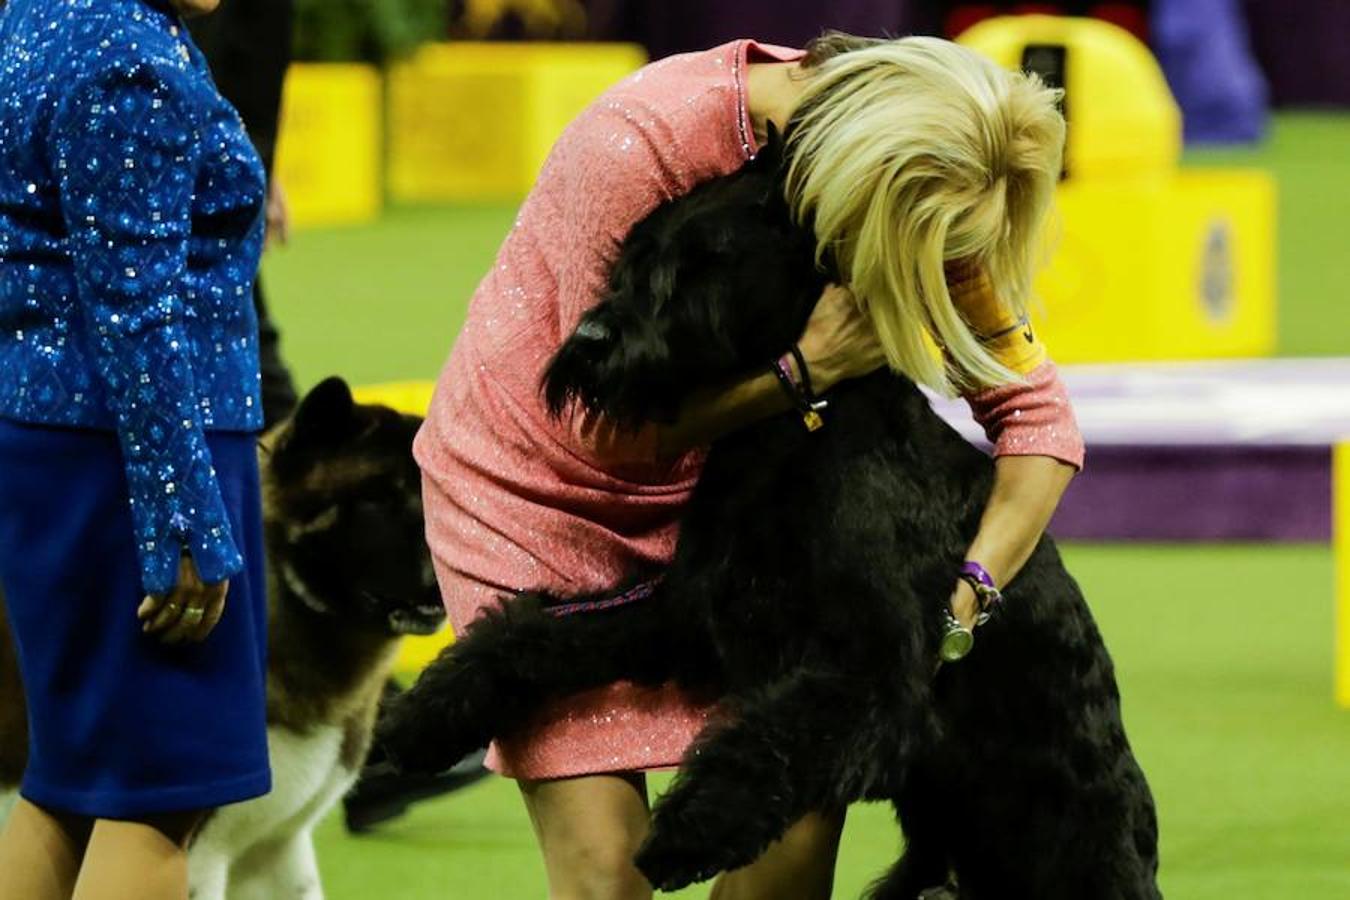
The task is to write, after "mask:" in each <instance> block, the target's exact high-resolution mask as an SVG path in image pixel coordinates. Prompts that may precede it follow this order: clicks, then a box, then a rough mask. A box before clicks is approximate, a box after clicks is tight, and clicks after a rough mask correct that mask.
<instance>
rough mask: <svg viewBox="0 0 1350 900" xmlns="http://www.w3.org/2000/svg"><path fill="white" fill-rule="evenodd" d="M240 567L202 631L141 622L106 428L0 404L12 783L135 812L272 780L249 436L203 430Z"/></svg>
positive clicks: (248, 791)
mask: <svg viewBox="0 0 1350 900" xmlns="http://www.w3.org/2000/svg"><path fill="white" fill-rule="evenodd" d="M207 445H208V447H209V448H210V451H211V457H212V462H213V463H214V465H215V469H216V473H217V475H218V477H219V481H220V486H221V492H222V494H223V495H224V498H225V505H226V506H227V507H228V509H229V511H230V524H231V527H232V528H233V530H234V537H235V541H236V543H237V545H238V547H239V549H240V551H241V552H242V554H243V556H244V560H245V569H244V571H243V572H242V573H241V574H240V575H238V576H236V577H235V578H233V579H231V581H230V592H229V595H228V597H227V599H226V603H225V614H224V617H223V618H222V619H221V621H220V624H219V625H217V626H216V628H215V630H214V631H213V632H212V633H211V635H210V637H208V638H207V639H206V641H205V642H203V643H201V644H187V645H179V646H176V647H171V646H166V645H164V644H162V643H160V642H159V641H158V640H157V639H156V638H154V637H149V636H146V635H144V634H142V632H141V627H140V622H139V621H137V618H136V608H137V606H139V605H140V602H141V599H142V597H143V591H142V590H141V583H140V569H139V565H138V562H137V557H136V548H135V543H134V540H133V529H132V524H131V513H130V499H129V497H128V494H127V486H126V475H125V473H124V471H123V468H122V454H121V450H120V448H119V446H118V442H117V437H116V435H114V434H111V433H105V432H98V431H81V430H73V429H61V428H45V427H41V426H32V425H23V424H19V423H16V422H12V421H8V420H4V419H0V587H3V592H4V595H5V602H6V605H7V606H8V609H9V621H10V623H11V627H12V628H13V631H14V636H15V642H16V644H17V648H18V656H19V667H20V670H21V672H22V676H23V684H24V692H25V694H26V696H27V701H28V722H29V759H28V768H27V771H26V772H25V773H24V779H23V784H22V787H21V793H22V794H23V796H24V797H25V798H27V799H28V800H29V801H31V802H33V803H35V804H37V805H39V806H42V807H45V808H48V809H52V810H56V811H60V812H65V813H71V814H75V815H82V816H93V817H97V818H112V819H126V818H138V817H142V816H147V815H154V814H159V813H167V812H184V811H189V810H198V809H209V808H212V807H217V806H222V805H224V804H227V803H233V802H237V801H240V800H246V799H248V798H250V797H256V796H259V795H261V794H265V793H267V791H268V790H269V789H270V786H271V775H270V770H269V768H268V762H267V724H266V708H265V704H266V699H265V684H266V674H267V601H266V591H265V587H266V582H265V581H264V575H263V535H262V510H261V495H260V492H259V484H258V462H257V455H256V438H255V436H254V435H251V434H224V433H221V434H208V435H207Z"/></svg>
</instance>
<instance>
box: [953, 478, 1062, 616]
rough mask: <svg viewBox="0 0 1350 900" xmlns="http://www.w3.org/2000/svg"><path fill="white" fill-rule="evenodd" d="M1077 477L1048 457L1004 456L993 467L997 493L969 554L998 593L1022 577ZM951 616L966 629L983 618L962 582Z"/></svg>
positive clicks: (973, 595)
mask: <svg viewBox="0 0 1350 900" xmlns="http://www.w3.org/2000/svg"><path fill="white" fill-rule="evenodd" d="M1076 472H1077V469H1075V468H1074V467H1073V466H1071V465H1069V464H1068V463H1066V462H1061V461H1060V460H1058V459H1055V458H1054V457H1050V456H1003V457H999V458H998V459H997V460H995V462H994V489H993V491H992V492H991V493H990V495H989V502H988V504H987V505H986V506H985V509H984V515H983V516H982V517H981V518H980V529H979V531H978V532H977V533H976V535H975V540H974V541H973V542H972V543H971V545H970V549H969V550H968V551H967V552H966V559H970V560H975V561H976V562H978V563H980V565H982V566H984V567H985V569H987V570H988V572H989V574H990V575H992V576H993V577H994V583H995V584H997V585H998V586H999V587H1000V588H1001V587H1003V586H1004V585H1006V584H1007V583H1008V582H1009V581H1011V580H1012V579H1013V577H1014V576H1016V575H1017V573H1018V572H1019V571H1021V569H1022V566H1023V565H1024V564H1025V563H1026V561H1027V560H1028V559H1029V558H1030V557H1031V553H1032V551H1034V550H1035V549H1036V544H1037V542H1038V541H1040V539H1041V535H1042V534H1043V533H1044V532H1045V528H1046V526H1047V525H1049V524H1050V517H1051V516H1053V515H1054V514H1055V509H1056V508H1057V507H1058V506H1059V500H1060V497H1062V496H1063V495H1064V489H1065V488H1067V487H1068V486H1069V482H1070V481H1071V480H1072V479H1073V476H1074V474H1075V473H1076ZM951 603H952V611H953V612H954V613H955V614H956V617H957V619H959V620H960V621H961V624H963V625H965V626H966V627H967V628H972V627H974V623H975V618H976V616H977V615H978V614H979V604H978V603H977V601H976V597H975V591H974V590H973V589H972V588H971V587H970V585H968V584H967V583H966V582H965V581H962V580H958V581H957V583H956V589H955V590H954V591H952V597H951Z"/></svg>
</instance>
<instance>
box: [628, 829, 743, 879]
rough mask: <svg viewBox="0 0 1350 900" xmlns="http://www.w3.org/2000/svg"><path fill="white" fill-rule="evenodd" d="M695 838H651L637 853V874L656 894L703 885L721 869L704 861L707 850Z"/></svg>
mask: <svg viewBox="0 0 1350 900" xmlns="http://www.w3.org/2000/svg"><path fill="white" fill-rule="evenodd" d="M698 838H699V836H698V834H697V833H695V834H691V835H678V834H670V833H665V834H653V835H652V836H651V837H649V838H647V840H646V841H644V842H643V844H642V847H641V848H639V850H638V853H637V857H636V859H635V863H636V865H637V867H638V871H640V872H641V873H642V874H643V875H644V876H646V878H647V880H648V881H649V882H651V885H652V887H654V888H655V889H656V890H658V891H678V890H679V889H680V888H685V887H688V886H689V885H691V884H696V883H698V882H700V881H707V880H708V879H709V878H712V877H714V876H716V875H717V874H718V873H719V872H721V871H722V865H721V864H720V863H719V862H717V861H715V860H711V859H709V858H708V848H707V846H706V845H705V844H704V843H703V842H702V841H700V840H699V839H698Z"/></svg>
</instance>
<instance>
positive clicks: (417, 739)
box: [374, 704, 487, 775]
mask: <svg viewBox="0 0 1350 900" xmlns="http://www.w3.org/2000/svg"><path fill="white" fill-rule="evenodd" d="M414 713H415V710H410V709H408V708H407V707H404V708H402V709H400V708H399V707H398V705H397V704H396V705H395V707H394V708H393V709H391V710H389V711H388V713H387V714H386V715H383V716H381V717H380V721H379V723H378V725H377V726H376V729H375V739H374V744H375V751H376V752H377V753H383V754H384V758H385V759H386V760H387V761H388V762H389V763H390V764H391V765H393V767H394V768H395V769H397V770H398V771H400V772H406V773H410V774H418V775H435V774H439V773H440V772H444V771H445V770H447V769H450V768H452V767H453V766H454V765H455V764H456V763H458V762H459V761H460V760H462V759H463V758H464V757H466V756H468V755H469V754H470V753H473V752H474V751H476V750H481V749H482V748H483V747H484V746H486V744H487V740H486V739H479V738H477V737H476V736H474V735H471V734H468V733H465V732H461V731H460V730H459V729H456V728H454V727H452V726H451V724H450V723H447V722H440V723H428V722H426V721H425V720H420V719H419V717H418V716H416V715H415V714H414Z"/></svg>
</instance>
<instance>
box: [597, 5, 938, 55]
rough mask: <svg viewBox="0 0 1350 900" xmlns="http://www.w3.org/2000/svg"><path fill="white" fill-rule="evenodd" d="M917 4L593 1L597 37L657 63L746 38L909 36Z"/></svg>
mask: <svg viewBox="0 0 1350 900" xmlns="http://www.w3.org/2000/svg"><path fill="white" fill-rule="evenodd" d="M925 5H931V4H922V3H919V2H915V0H740V2H735V3H731V2H727V0H683V2H680V3H671V2H653V0H592V2H591V3H589V4H588V9H589V12H590V18H591V22H592V29H593V31H594V33H595V34H596V36H598V37H604V38H611V39H620V40H629V41H636V42H638V43H640V44H645V45H646V46H647V48H648V50H649V51H650V53H651V55H652V58H653V59H659V58H660V57H662V56H669V55H670V54H672V53H681V52H684V51H686V50H701V49H704V48H707V47H714V46H716V45H718V44H722V43H725V42H727V41H730V40H734V39H736V38H742V37H752V38H755V39H757V40H760V41H765V42H767V43H771V44H783V45H785V46H789V47H800V46H802V45H803V44H805V43H806V42H807V41H808V40H810V39H811V38H812V37H815V36H816V35H818V34H820V32H822V31H824V30H825V29H827V28H834V29H838V30H840V31H847V32H849V33H851V34H862V35H882V34H896V35H899V34H907V33H910V32H911V31H914V30H917V29H918V28H920V27H921V26H922V25H924V24H925V22H923V21H920V20H919V18H918V15H919V7H920V6H925Z"/></svg>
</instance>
